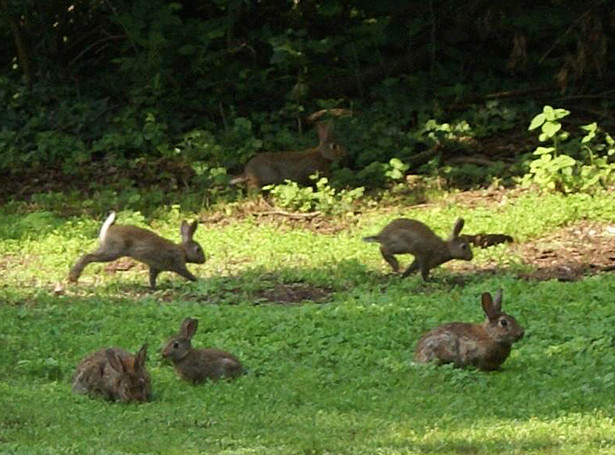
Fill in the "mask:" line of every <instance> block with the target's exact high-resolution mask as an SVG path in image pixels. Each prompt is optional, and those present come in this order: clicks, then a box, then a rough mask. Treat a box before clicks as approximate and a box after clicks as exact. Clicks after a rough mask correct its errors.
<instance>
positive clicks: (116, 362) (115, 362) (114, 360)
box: [106, 349, 126, 373]
mask: <svg viewBox="0 0 615 455" xmlns="http://www.w3.org/2000/svg"><path fill="white" fill-rule="evenodd" d="M106 354H107V360H108V361H109V365H111V368H113V369H114V370H115V371H117V372H118V373H124V372H125V371H126V367H125V366H124V362H122V359H120V356H118V355H117V352H115V351H114V350H113V349H107V351H106Z"/></svg>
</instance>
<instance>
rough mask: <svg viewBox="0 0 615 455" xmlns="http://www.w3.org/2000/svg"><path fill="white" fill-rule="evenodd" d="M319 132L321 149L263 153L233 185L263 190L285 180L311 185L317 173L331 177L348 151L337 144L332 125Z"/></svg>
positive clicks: (320, 127)
mask: <svg viewBox="0 0 615 455" xmlns="http://www.w3.org/2000/svg"><path fill="white" fill-rule="evenodd" d="M316 130H317V132H318V137H319V140H320V143H319V144H318V146H317V147H314V148H310V149H307V150H304V151H300V152H265V153H259V154H258V155H256V156H255V157H253V158H252V159H250V160H249V161H248V163H247V164H246V166H245V168H244V171H243V173H241V174H240V175H238V176H236V177H235V178H233V179H232V180H231V183H232V184H235V183H240V182H247V185H248V187H249V188H261V187H263V186H265V185H271V184H278V183H283V182H284V181H285V180H292V181H294V182H297V183H301V184H309V183H310V179H309V177H310V175H312V174H315V173H316V172H321V173H322V174H327V173H328V172H329V166H330V164H331V162H332V161H337V160H339V159H341V158H343V157H344V156H345V155H346V149H345V148H344V147H343V146H341V145H340V144H338V143H336V142H335V141H334V138H333V123H332V122H331V121H329V122H328V123H322V122H318V123H316Z"/></svg>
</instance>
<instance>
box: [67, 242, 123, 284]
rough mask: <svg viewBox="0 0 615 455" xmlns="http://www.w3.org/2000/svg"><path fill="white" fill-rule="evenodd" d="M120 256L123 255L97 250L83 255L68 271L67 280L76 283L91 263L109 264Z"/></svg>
mask: <svg viewBox="0 0 615 455" xmlns="http://www.w3.org/2000/svg"><path fill="white" fill-rule="evenodd" d="M122 256H123V255H122V254H121V253H117V252H108V251H104V250H98V251H95V252H94V253H89V254H85V255H83V256H81V257H80V258H79V260H78V261H77V262H76V263H75V265H73V267H72V268H71V269H70V272H69V273H68V280H69V281H72V282H76V281H77V280H78V279H79V277H80V276H81V272H83V269H84V268H85V267H86V266H87V265H88V264H91V263H92V262H111V261H115V260H116V259H117V258H120V257H122Z"/></svg>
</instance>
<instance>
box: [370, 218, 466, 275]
mask: <svg viewBox="0 0 615 455" xmlns="http://www.w3.org/2000/svg"><path fill="white" fill-rule="evenodd" d="M463 225H464V220H463V219H462V218H459V219H457V220H456V221H455V225H454V226H453V230H452V232H451V235H450V237H449V238H448V239H447V240H443V239H441V238H440V237H438V236H437V235H436V234H435V233H434V232H433V231H432V230H431V229H430V228H429V227H428V226H427V225H425V224H424V223H421V222H420V221H417V220H410V219H408V218H398V219H396V220H393V221H391V222H390V223H389V224H388V225H387V226H385V228H384V229H383V230H382V231H381V232H380V233H379V234H378V235H374V236H370V237H365V238H364V239H363V240H364V241H366V242H377V243H379V244H380V253H381V254H382V257H383V258H384V260H385V261H387V262H388V263H389V264H390V265H391V267H392V268H393V271H394V272H395V273H397V272H399V262H398V261H397V259H396V258H395V255H396V254H408V253H409V254H412V255H413V256H414V261H413V262H412V263H411V264H410V265H409V266H408V268H407V269H406V271H405V272H404V273H403V275H402V277H404V278H405V277H407V276H408V275H410V274H411V273H413V272H415V271H417V270H420V272H421V277H422V278H423V280H427V277H428V276H429V271H430V270H431V269H433V268H435V267H437V266H439V265H440V264H444V263H445V262H448V261H450V260H451V259H463V260H466V261H469V260H471V259H472V250H471V248H470V246H469V244H468V242H467V241H466V240H464V239H462V238H460V237H459V233H460V232H461V230H462V229H463Z"/></svg>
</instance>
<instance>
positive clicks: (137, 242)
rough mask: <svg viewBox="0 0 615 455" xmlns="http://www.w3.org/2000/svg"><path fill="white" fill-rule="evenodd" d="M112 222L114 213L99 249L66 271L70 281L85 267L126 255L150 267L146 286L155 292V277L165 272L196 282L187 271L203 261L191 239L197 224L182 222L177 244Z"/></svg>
mask: <svg viewBox="0 0 615 455" xmlns="http://www.w3.org/2000/svg"><path fill="white" fill-rule="evenodd" d="M114 223H115V212H111V214H110V215H109V216H108V217H107V219H106V220H105V222H104V223H103V226H102V228H101V230H100V235H99V236H98V238H99V240H100V246H99V247H98V250H96V251H95V252H93V253H89V254H86V255H84V256H82V257H81V258H79V260H78V261H77V262H76V263H75V265H73V267H72V268H71V270H70V272H69V275H68V279H69V281H72V282H77V280H78V279H79V276H80V275H81V272H82V271H83V269H84V268H85V266H86V265H88V264H89V263H91V262H110V261H114V260H116V259H117V258H120V257H122V256H129V257H131V258H133V259H136V260H137V261H140V262H143V263H145V264H147V265H148V266H149V284H150V287H151V288H152V289H156V277H157V276H158V274H159V273H160V272H162V271H165V270H169V271H172V272H175V273H177V274H179V275H181V276H183V277H184V278H186V279H188V280H190V281H196V280H197V279H196V277H195V276H194V275H193V274H192V273H190V271H188V269H187V268H186V263H187V262H192V263H195V264H203V263H204V262H205V254H204V253H203V249H202V248H201V245H199V244H198V243H197V242H196V241H194V240H193V237H194V232H195V231H196V228H197V226H198V223H197V221H194V222H193V223H191V224H188V223H187V222H186V221H185V220H184V221H182V224H181V228H180V233H181V238H182V241H181V243H180V244H175V243H173V242H171V241H170V240H167V239H164V238H162V237H160V236H159V235H157V234H155V233H153V232H152V231H148V230H147V229H142V228H139V227H136V226H119V225H115V224H114Z"/></svg>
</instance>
